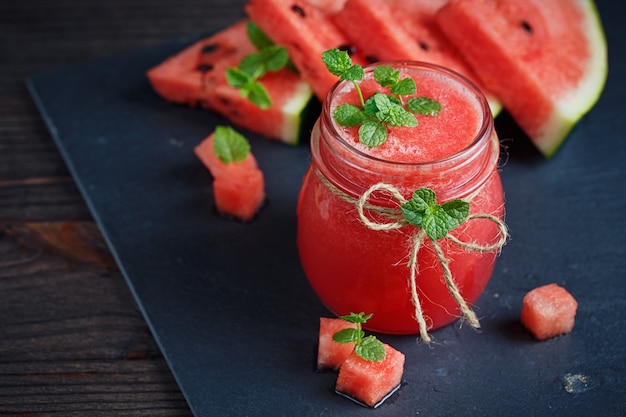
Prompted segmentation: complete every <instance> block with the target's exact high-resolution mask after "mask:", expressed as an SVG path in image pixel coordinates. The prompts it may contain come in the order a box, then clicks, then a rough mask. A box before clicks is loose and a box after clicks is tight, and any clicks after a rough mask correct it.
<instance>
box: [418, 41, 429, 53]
mask: <svg viewBox="0 0 626 417" xmlns="http://www.w3.org/2000/svg"><path fill="white" fill-rule="evenodd" d="M418 43H419V46H420V48H422V50H423V51H428V44H427V43H426V42H424V41H419V42H418Z"/></svg>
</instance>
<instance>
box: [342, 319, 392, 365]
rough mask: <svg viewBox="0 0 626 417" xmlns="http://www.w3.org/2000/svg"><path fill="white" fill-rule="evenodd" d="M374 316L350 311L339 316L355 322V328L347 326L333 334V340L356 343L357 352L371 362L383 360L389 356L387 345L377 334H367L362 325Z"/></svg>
mask: <svg viewBox="0 0 626 417" xmlns="http://www.w3.org/2000/svg"><path fill="white" fill-rule="evenodd" d="M371 317H372V315H371V314H365V313H364V312H361V313H350V314H349V315H346V316H339V318H340V319H342V320H344V321H347V322H349V323H355V324H356V329H355V328H347V329H343V330H340V331H338V332H337V333H335V334H333V340H334V341H335V342H337V343H354V351H355V353H356V354H357V355H358V356H359V357H361V358H363V359H365V360H366V361H370V362H382V361H383V360H385V357H386V356H387V351H386V350H385V346H384V345H383V344H382V342H381V341H380V340H378V339H377V338H376V336H371V335H370V336H365V332H364V331H363V330H362V329H361V325H362V324H363V323H365V322H367V321H368V320H369V319H370V318H371Z"/></svg>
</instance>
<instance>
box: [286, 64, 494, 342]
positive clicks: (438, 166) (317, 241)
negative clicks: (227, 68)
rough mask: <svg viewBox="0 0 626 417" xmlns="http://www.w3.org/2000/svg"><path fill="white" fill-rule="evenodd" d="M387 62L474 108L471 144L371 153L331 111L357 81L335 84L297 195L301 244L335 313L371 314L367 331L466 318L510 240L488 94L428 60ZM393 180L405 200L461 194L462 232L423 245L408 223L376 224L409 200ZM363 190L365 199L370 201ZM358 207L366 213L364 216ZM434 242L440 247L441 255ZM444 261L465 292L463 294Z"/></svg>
mask: <svg viewBox="0 0 626 417" xmlns="http://www.w3.org/2000/svg"><path fill="white" fill-rule="evenodd" d="M386 64H387V65H392V66H394V67H395V68H398V69H401V70H402V71H403V75H404V74H408V75H409V76H412V77H413V78H414V79H415V80H416V83H417V85H418V89H419V86H420V85H421V84H422V79H424V80H425V79H426V78H428V79H429V80H431V81H432V80H434V82H435V83H443V88H442V89H441V91H444V92H445V91H450V89H452V90H455V91H458V92H460V96H461V97H462V98H463V100H466V102H465V103H464V104H463V103H462V107H463V106H465V107H471V109H473V110H471V111H472V112H476V115H475V116H476V117H474V122H472V123H474V124H475V127H472V128H470V129H467V132H469V133H468V134H467V136H468V137H466V138H464V142H465V145H462V147H461V148H460V149H458V150H455V151H454V152H453V153H452V154H449V155H444V156H441V157H437V158H436V160H424V161H411V160H410V158H408V160H407V158H406V155H404V156H402V157H401V158H397V157H381V156H380V155H374V154H372V153H371V152H369V151H368V150H367V149H364V148H363V147H362V146H361V145H360V144H357V143H356V139H354V138H353V137H350V136H351V135H350V133H349V132H348V131H347V130H346V129H343V128H342V127H340V126H338V125H337V124H336V123H335V122H334V121H333V118H332V111H333V109H334V107H335V106H336V105H337V100H340V99H341V94H342V91H343V92H345V91H348V90H350V89H351V88H353V87H352V86H351V84H350V83H349V82H339V83H337V84H336V85H335V86H334V87H333V89H332V90H331V91H330V92H329V94H328V96H327V98H326V100H325V101H324V103H323V106H322V112H321V115H320V117H319V119H318V120H317V122H316V124H315V126H314V128H313V131H312V134H311V153H312V162H311V165H310V167H309V169H308V171H307V173H306V175H305V177H304V180H303V184H302V188H301V190H300V194H299V197H298V208H297V215H298V228H297V243H298V250H299V254H300V259H301V263H302V266H303V269H304V272H305V274H306V277H307V279H308V281H309V282H310V284H311V286H312V288H313V290H314V291H315V293H316V294H317V295H318V297H319V298H320V299H321V301H322V302H323V303H324V304H325V305H326V306H327V307H328V309H330V310H331V311H332V312H333V313H334V314H336V315H345V314H349V313H350V312H355V313H358V312H361V311H362V312H365V313H368V314H369V313H372V314H373V317H372V318H371V319H370V320H369V321H368V322H367V324H366V325H365V326H364V327H365V328H367V329H368V330H371V331H377V332H381V333H390V334H416V333H418V331H421V330H422V328H421V327H420V326H419V322H420V319H423V321H422V323H425V327H426V328H427V329H429V330H434V329H437V328H439V327H442V326H444V325H447V324H449V323H451V322H452V321H454V320H456V319H458V318H459V317H461V316H463V315H464V313H462V312H463V311H464V310H463V308H462V304H463V303H466V304H467V307H469V306H471V305H472V304H473V303H474V302H475V301H476V300H477V299H478V297H479V296H480V294H481V293H482V291H483V290H484V288H485V286H486V285H487V282H488V280H489V279H490V277H491V274H492V272H493V267H494V263H495V259H496V256H497V254H498V252H499V248H500V247H501V245H502V244H503V242H504V240H505V239H506V236H503V234H504V235H505V234H506V230H505V229H504V224H503V223H501V222H502V219H503V216H504V196H503V191H502V185H501V182H500V176H499V173H498V170H497V162H498V158H499V142H498V138H497V136H496V133H495V130H494V125H493V117H492V115H491V111H490V108H489V105H488V103H487V101H486V99H485V97H484V95H483V94H482V93H481V92H480V91H479V90H478V88H477V87H475V86H474V85H473V84H472V83H471V82H469V81H468V80H466V79H465V78H464V77H462V76H460V75H458V74H456V73H454V72H452V71H449V70H447V69H444V68H442V67H438V66H435V65H429V64H424V63H417V62H394V63H386ZM373 68H374V66H368V67H366V68H365V73H366V78H368V77H370V78H371V74H372V72H373ZM424 77H425V78H424ZM429 82H430V81H429ZM341 100H343V99H341ZM443 100H444V102H445V99H443ZM451 105H452V104H451ZM444 106H445V103H444ZM457 110H458V109H457ZM456 112H458V111H456ZM442 113H443V110H442ZM440 116H441V115H440ZM440 116H425V117H440ZM441 117H443V116H441ZM442 120H443V119H442ZM419 123H420V124H419V125H418V126H417V127H415V128H414V129H415V130H414V131H415V134H420V127H421V125H422V123H424V124H427V121H426V120H425V119H424V120H422V119H420V120H419ZM455 123H462V119H461V121H460V122H459V120H457V121H455ZM444 130H445V129H444ZM448 130H450V128H449V127H448ZM454 130H457V129H456V127H455V128H454ZM460 130H461V131H463V129H460ZM437 140H439V139H437V138H435V141H434V142H436V141H437ZM441 140H445V138H444V139H441ZM383 146H384V145H383ZM398 159H402V160H401V161H400V162H398ZM380 184H384V187H383V188H384V189H379V190H377V191H373V192H372V193H371V195H370V194H369V192H370V191H372V188H371V187H372V186H376V185H380ZM389 186H391V187H393V189H395V190H397V191H398V192H399V194H401V196H402V197H403V198H404V200H405V201H406V200H409V199H410V198H411V195H412V193H413V191H414V190H416V189H418V188H423V187H427V188H430V189H431V190H433V191H434V192H435V193H436V198H437V203H443V202H446V201H450V200H454V199H464V200H466V201H468V202H469V203H470V218H468V219H467V220H466V221H465V222H464V223H463V224H461V225H460V226H459V227H457V228H456V229H454V230H452V231H451V232H449V235H453V237H454V238H455V239H453V238H448V237H445V238H442V239H439V240H437V241H436V243H434V242H433V241H432V240H431V239H428V238H425V239H423V240H422V241H421V242H420V241H418V243H417V247H416V246H415V245H416V239H415V236H416V234H418V233H419V232H420V230H419V228H418V227H417V226H413V225H411V224H401V225H400V226H401V227H400V226H398V227H395V228H390V230H377V229H378V228H376V227H372V225H371V224H370V223H375V224H385V223H389V221H390V220H389V217H390V215H389V214H390V213H391V214H393V213H396V214H397V212H398V210H399V206H400V204H401V203H402V201H401V200H402V199H400V200H399V199H398V198H397V197H394V196H393V195H392V194H391V193H390V191H389V190H388V188H389ZM385 187H386V189H385ZM365 193H368V196H367V201H365V202H363V199H362V197H363V196H364V194H365ZM359 199H361V203H359ZM359 204H361V207H363V210H362V211H363V215H364V216H365V219H362V218H361V217H360V215H359ZM483 214H485V215H487V217H488V218H484V217H483V216H482V215H483ZM391 217H393V215H392V216H391ZM366 220H369V222H367V221H366ZM498 223H500V224H498ZM422 237H423V236H422ZM459 242H466V244H463V243H461V244H460V243H459ZM498 242H500V243H498ZM435 246H437V247H438V248H440V249H441V251H442V252H441V254H440V255H438V254H437V253H436V248H435ZM415 253H416V257H415V258H412V256H413V254H415ZM441 255H442V256H441ZM412 259H415V262H412ZM444 264H445V265H444ZM444 268H445V269H447V271H449V272H450V274H449V276H451V277H452V282H453V283H454V284H452V286H453V287H455V288H456V290H458V292H457V297H456V298H455V297H454V296H453V293H454V289H451V288H450V283H449V280H448V281H447V280H446V279H445V271H444ZM458 295H460V297H462V300H461V301H459V298H458ZM466 309H467V308H466ZM420 315H421V317H419V318H418V316H420ZM422 327H424V326H422ZM422 334H423V333H422Z"/></svg>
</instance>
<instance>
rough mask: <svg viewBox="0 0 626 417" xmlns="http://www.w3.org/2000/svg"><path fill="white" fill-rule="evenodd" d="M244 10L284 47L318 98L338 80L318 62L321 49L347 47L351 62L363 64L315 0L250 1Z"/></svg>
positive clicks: (364, 61) (348, 41)
mask: <svg viewBox="0 0 626 417" xmlns="http://www.w3.org/2000/svg"><path fill="white" fill-rule="evenodd" d="M317 1H320V0H317ZM320 4H323V3H320ZM245 10H246V12H247V13H248V16H249V17H250V18H251V19H252V21H254V22H255V23H256V24H257V25H258V26H259V27H260V28H261V29H262V30H263V31H264V32H265V33H266V34H267V36H268V37H269V38H270V39H272V41H273V42H274V43H276V44H278V45H283V46H285V47H286V48H287V50H288V51H289V57H290V58H291V61H292V62H293V63H294V65H295V66H296V67H297V68H298V71H299V72H300V75H301V76H302V79H304V80H305V81H306V82H308V83H309V85H310V86H311V88H312V89H313V91H314V93H315V95H316V96H317V98H318V99H320V100H323V99H324V97H325V96H326V93H327V92H328V90H330V88H331V87H332V86H333V85H334V84H335V83H336V82H337V80H338V77H337V76H335V75H333V74H331V73H330V72H329V71H328V69H327V68H326V66H325V65H324V62H323V61H322V53H323V52H324V51H326V50H328V49H331V48H339V49H344V50H346V49H347V50H350V51H352V52H353V53H352V54H351V58H352V60H353V62H354V63H356V64H361V65H364V64H366V63H367V60H366V59H365V57H364V56H363V55H362V54H361V53H360V52H359V51H353V49H354V48H353V47H352V44H351V42H350V40H349V38H348V37H347V36H346V35H345V34H344V33H343V32H342V31H341V30H339V28H338V27H337V26H336V24H335V23H334V21H333V19H332V13H330V12H329V10H325V9H323V8H321V7H317V6H316V0H311V1H306V0H296V1H294V0H250V2H249V3H248V4H247V5H246V7H245ZM330 10H331V11H332V10H334V9H333V8H331V9H330Z"/></svg>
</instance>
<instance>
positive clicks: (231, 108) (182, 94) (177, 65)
mask: <svg viewBox="0 0 626 417" xmlns="http://www.w3.org/2000/svg"><path fill="white" fill-rule="evenodd" d="M246 24H247V22H246V21H240V22H237V23H235V24H233V25H232V26H229V27H227V28H226V29H224V30H222V31H220V32H218V33H216V34H215V35H213V36H210V37H208V38H206V39H202V40H200V41H198V42H196V43H194V44H192V45H190V46H189V47H187V48H186V49H184V50H183V51H181V52H180V53H178V54H176V55H174V56H172V57H170V58H168V59H167V60H165V61H164V62H162V63H161V64H159V65H157V66H156V67H154V68H152V69H150V70H149V71H148V72H147V76H148V79H149V80H150V83H151V85H152V87H153V88H154V90H155V91H156V92H157V93H158V94H159V95H160V96H162V97H163V98H165V99H166V100H169V101H171V102H174V103H179V104H186V105H189V106H194V107H195V106H200V107H204V108H207V109H209V110H213V111H215V112H218V113H220V114H221V115H223V116H224V117H226V118H228V119H229V120H230V121H231V122H232V123H233V124H236V125H238V126H240V127H243V128H246V129H248V130H250V131H252V132H256V133H259V134H261V135H264V136H266V137H268V138H272V139H279V140H281V141H283V142H287V143H296V142H297V141H298V139H299V137H300V126H301V123H302V119H301V113H302V111H303V110H304V108H305V107H306V104H307V103H308V102H309V100H310V98H311V97H312V93H311V90H310V87H309V86H308V85H307V84H306V83H305V82H304V81H302V79H301V78H300V77H299V76H298V75H297V74H296V73H294V72H292V71H290V70H287V69H283V70H281V71H279V72H276V73H272V72H269V73H267V75H266V76H264V77H263V78H261V79H260V80H259V81H260V82H261V83H262V84H263V85H264V86H265V88H266V89H267V91H268V92H269V94H270V97H271V99H272V107H271V108H270V109H267V110H263V109H261V108H259V107H258V106H256V105H255V104H253V103H252V102H250V101H249V100H248V99H247V98H245V97H243V96H242V95H241V94H240V92H239V90H237V89H235V88H233V87H231V86H230V85H229V84H228V82H227V81H226V76H225V72H226V69H227V68H229V67H236V66H237V65H238V64H239V62H240V60H241V59H242V58H243V57H244V56H246V55H248V54H250V53H252V52H255V51H256V50H255V48H254V47H253V45H252V44H251V43H250V41H249V39H248V37H247V31H246Z"/></svg>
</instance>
